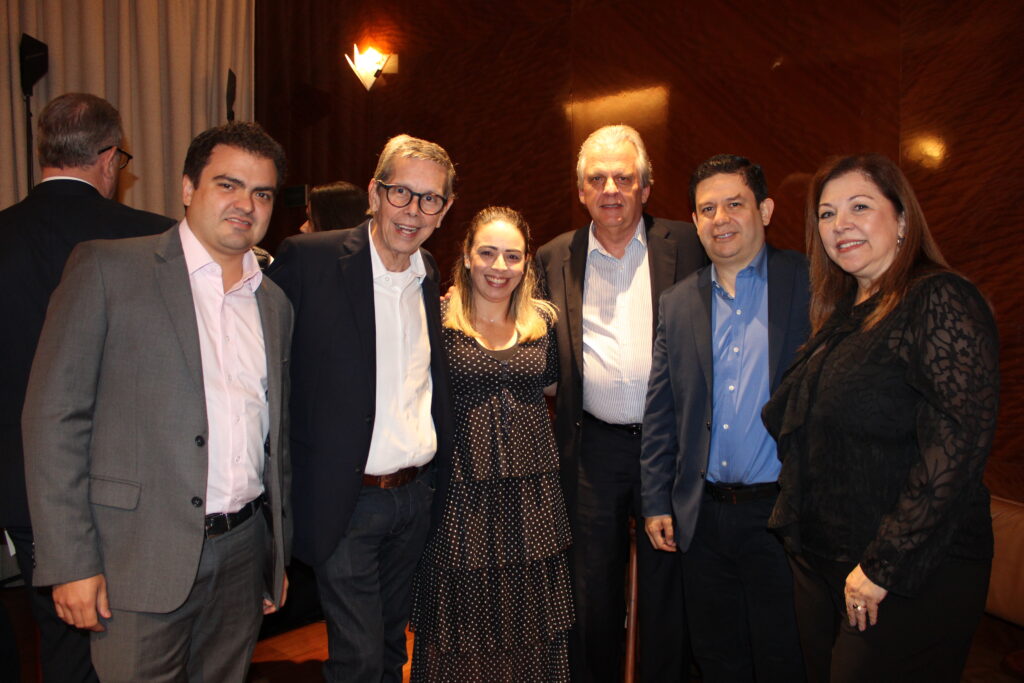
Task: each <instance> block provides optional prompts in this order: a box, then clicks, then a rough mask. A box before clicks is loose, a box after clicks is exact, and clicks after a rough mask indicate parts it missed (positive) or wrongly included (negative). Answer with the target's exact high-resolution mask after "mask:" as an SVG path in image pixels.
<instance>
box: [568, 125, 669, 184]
mask: <svg viewBox="0 0 1024 683" xmlns="http://www.w3.org/2000/svg"><path fill="white" fill-rule="evenodd" d="M623 142H628V143H630V144H632V145H633V147H634V148H635V149H636V172H637V174H638V175H639V176H640V186H641V187H650V186H651V185H653V184H654V169H653V168H651V158H650V157H649V156H647V148H646V147H644V141H643V138H641V137H640V133H638V132H637V131H636V128H633V127H632V126H627V125H625V124H621V123H620V124H618V125H615V126H602V127H601V128H598V129H597V130H595V131H594V132H593V133H591V134H590V136H589V137H588V138H587V139H586V140H584V141H583V144H582V145H581V146H580V154H579V157H578V158H577V160H576V186H577V187H578V188H579V189H581V190H582V189H583V171H584V169H585V168H586V166H587V155H588V154H589V153H591V152H592V151H594V150H595V149H600V148H608V147H616V146H618V145H620V144H621V143H623Z"/></svg>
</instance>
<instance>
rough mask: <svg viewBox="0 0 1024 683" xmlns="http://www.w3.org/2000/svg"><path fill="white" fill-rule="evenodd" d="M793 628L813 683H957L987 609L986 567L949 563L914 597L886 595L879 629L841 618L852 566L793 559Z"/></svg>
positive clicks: (811, 558) (981, 563)
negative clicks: (862, 628) (860, 626)
mask: <svg viewBox="0 0 1024 683" xmlns="http://www.w3.org/2000/svg"><path fill="white" fill-rule="evenodd" d="M790 564H791V566H792V568H793V585H794V590H795V594H796V611H797V623H798V625H799V627H800V640H801V643H802V644H803V652H804V662H805V663H806V665H807V677H808V680H809V681H810V683H819V682H820V683H829V682H831V683H859V682H861V681H872V682H873V683H885V682H886V681H892V682H893V683H897V682H899V683H905V682H906V681H928V682H929V683H942V682H943V681H946V682H948V683H957V681H959V680H960V673H961V671H962V670H963V668H964V663H965V662H966V661H967V652H968V650H969V649H970V645H971V638H972V637H973V636H974V630H975V628H977V626H978V621H979V620H980V619H981V613H982V611H983V610H984V608H985V596H986V595H987V593H988V579H989V572H990V571H991V566H992V563H991V561H970V560H958V559H947V560H945V561H944V562H943V563H942V564H941V565H939V566H938V567H936V568H935V570H934V571H933V573H932V576H931V577H930V578H929V579H928V581H927V582H926V583H925V585H924V587H923V588H922V589H921V592H920V593H919V594H918V595H917V596H916V597H914V598H905V597H901V596H898V595H893V594H892V593H889V594H888V595H887V596H886V597H885V599H884V600H882V602H881V604H880V605H879V606H878V623H876V624H875V625H874V626H868V627H867V629H866V630H865V631H863V632H862V631H858V630H857V629H856V628H852V627H850V625H849V622H848V621H847V620H846V602H845V598H844V595H843V588H844V586H845V584H846V577H847V575H848V574H849V573H850V572H851V571H853V568H854V567H855V566H856V565H855V564H854V563H852V562H834V561H832V560H826V559H824V558H820V557H816V556H814V555H809V554H803V555H792V556H790Z"/></svg>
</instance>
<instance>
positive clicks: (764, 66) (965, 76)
mask: <svg viewBox="0 0 1024 683" xmlns="http://www.w3.org/2000/svg"><path fill="white" fill-rule="evenodd" d="M256 13H257V21H256V27H257V39H256V112H257V118H258V119H259V120H260V121H261V122H262V123H263V124H264V125H265V126H266V127H267V128H268V130H270V132H271V133H272V134H273V135H274V136H275V137H277V138H278V139H279V140H281V142H282V143H283V144H284V145H285V148H286V149H287V151H288V154H289V159H290V162H291V164H292V169H293V171H292V174H291V177H290V179H289V183H290V184H303V183H310V184H318V183H323V182H329V181H332V180H337V179H345V180H350V181H352V182H356V183H357V184H360V185H365V184H366V183H367V181H368V180H369V178H370V176H371V174H372V172H373V165H374V163H375V160H376V155H377V152H378V151H379V150H380V148H381V147H382V146H383V144H384V142H385V141H386V140H387V138H388V137H390V136H391V135H395V134H397V133H401V132H408V133H410V134H413V135H417V136H420V137H425V138H429V139H431V140H435V141H437V142H439V143H441V144H442V145H444V146H445V148H446V149H447V150H448V151H449V153H450V154H451V155H452V158H453V159H454V160H455V162H456V165H457V168H458V171H459V182H458V185H457V192H458V199H457V201H456V203H455V206H454V208H453V209H452V211H451V212H450V213H449V215H448V217H447V219H446V220H445V225H444V226H443V229H442V230H441V231H439V232H438V233H437V234H435V235H434V236H433V237H432V238H431V240H430V242H428V245H427V246H428V247H429V248H430V249H431V251H432V252H433V253H434V254H435V255H436V256H437V257H438V260H439V262H440V263H441V266H442V268H444V269H447V268H449V267H450V265H451V263H452V262H453V261H454V260H455V257H456V255H457V253H458V249H459V242H460V240H461V237H462V234H463V231H464V228H465V226H466V224H467V223H468V221H469V219H470V218H471V217H472V215H473V214H474V213H475V212H476V211H477V210H479V209H481V208H483V207H484V206H487V205H489V204H508V205H510V206H513V207H515V208H517V209H519V210H521V211H522V212H523V213H524V214H525V215H526V217H527V219H528V220H529V221H530V223H531V225H532V226H533V231H534V241H535V243H536V244H540V243H542V242H544V241H546V240H547V239H549V238H551V237H553V236H554V235H556V234H558V233H560V232H562V231H564V230H568V229H571V228H574V227H578V226H579V225H582V224H583V222H584V221H585V220H586V215H585V212H584V211H583V210H582V208H581V207H580V205H579V202H578V200H577V197H576V188H575V155H576V150H577V149H578V147H579V144H580V143H581V142H582V141H583V139H584V138H585V137H586V136H587V135H588V134H589V133H590V132H591V131H592V130H593V129H594V128H596V127H598V126H600V125H604V124H606V123H619V122H624V123H629V124H631V125H633V126H635V127H636V128H637V129H639V130H640V132H641V134H642V135H643V136H644V139H645V140H646V142H647V145H648V148H649V152H650V154H651V157H652V160H653V162H654V171H655V186H654V190H653V192H652V194H651V200H650V204H649V209H650V210H651V212H652V213H655V214H657V215H662V216H667V217H671V218H688V217H689V215H690V213H691V209H690V206H689V199H688V179H689V174H690V172H691V170H692V169H693V167H694V166H695V165H696V164H697V163H699V162H700V161H701V160H703V159H704V158H706V157H708V156H710V155H712V154H715V153H718V152H734V153H738V154H743V155H746V156H749V157H750V158H752V159H754V160H755V161H758V162H760V163H761V164H762V165H763V166H764V168H765V171H766V174H767V176H768V181H769V186H770V187H771V189H772V194H773V196H774V197H775V199H776V212H775V217H774V219H773V221H772V226H771V228H770V231H769V239H771V240H772V241H773V242H774V243H775V244H776V245H778V246H783V247H789V248H797V249H801V248H802V245H803V239H804V238H803V205H804V194H805V191H806V184H807V181H808V179H809V177H810V175H811V174H812V173H813V172H814V170H815V169H816V168H817V166H818V165H819V164H820V163H821V162H822V161H823V160H824V159H825V158H826V157H827V156H829V155H832V154H843V153H852V152H859V151H878V152H882V153H885V154H888V155H890V156H892V157H893V158H899V159H900V162H901V165H902V166H903V168H904V170H905V171H906V172H907V174H908V175H909V176H910V178H911V181H912V182H913V184H914V186H915V188H916V189H917V190H918V192H919V194H920V198H921V201H922V205H923V206H924V209H925V213H926V215H927V216H928V218H929V220H930V222H931V224H932V225H933V227H934V230H935V232H936V234H937V237H938V240H939V242H940V245H941V246H942V247H943V249H944V251H945V252H946V254H947V256H948V257H949V258H950V260H951V262H952V263H953V265H954V266H955V267H957V268H959V269H961V270H962V271H963V272H964V273H965V274H967V275H968V276H969V277H971V278H972V279H974V280H975V281H976V282H977V283H978V284H979V285H980V286H981V287H982V289H983V290H984V291H985V293H986V294H987V295H988V296H989V297H990V298H991V299H992V301H993V303H994V305H995V307H996V310H997V313H998V316H999V322H1000V329H1001V333H1002V342H1003V374H1004V388H1003V410H1002V415H1001V420H1000V433H999V435H998V438H997V453H998V456H999V457H1003V458H1024V426H1022V420H1024V415H1022V413H1024V396H1022V395H1021V392H1020V390H1018V389H1017V387H1018V386H1020V383H1021V381H1022V380H1024V324H1022V323H1021V322H1020V321H1021V320H1022V319H1024V316H1021V315H1020V313H1019V311H1020V310H1021V308H1022V305H1024V301H1022V299H1024V287H1022V286H1021V285H1019V284H1018V283H1017V279H1018V277H1019V276H1018V272H1019V271H1020V270H1021V267H1022V266H1024V257H1022V256H1021V255H1019V253H1018V252H1017V251H1016V250H1015V248H1014V247H1015V243H1014V240H1013V236H1012V235H1011V234H1010V231H1011V230H1013V231H1017V230H1018V229H1019V226H1020V225H1021V224H1022V222H1024V215H1022V214H1024V204H1022V201H1021V199H1022V197H1021V195H1022V192H1021V189H1020V188H1021V178H1022V177H1024V162H1022V161H1021V160H1022V158H1024V149H1022V147H1024V142H1022V139H1024V138H1022V135H1021V132H1022V128H1024V127H1022V123H1024V114H1022V112H1024V106H1022V105H1024V88H1022V86H1024V60H1022V59H1021V51H1020V49H1019V41H1015V35H1019V33H1020V31H1021V29H1024V3H1020V2H1019V1H1017V0H960V1H957V2H953V1H946V0H902V1H901V2H885V1H883V0H869V1H868V2H863V3H856V4H840V5H836V4H835V3H834V2H825V1H824V0H820V1H819V0H814V1H810V0H778V1H777V2H773V3H763V2H753V1H751V2H738V3H694V2H687V1H683V0H664V1H661V2H658V1H652V2H638V3H624V2H620V1H614V2H613V1H610V0H560V1H554V2H553V1H552V0H511V1H508V2H503V3H494V2H481V1H479V0H418V1H417V2H411V1H408V0H407V1H402V0H375V1H374V2H370V1H369V0H346V1H345V2H338V1H337V0H298V1H295V2H289V3H283V2H274V1H272V0H257V4H256ZM353 42H358V43H359V45H360V47H365V46H366V45H370V44H372V45H374V46H376V47H377V48H378V49H380V50H382V51H384V52H395V53H398V55H399V73H397V74H386V75H384V76H383V77H382V79H381V80H380V81H378V83H377V84H376V85H375V86H374V87H373V89H372V90H371V91H370V92H367V91H366V90H365V89H364V88H363V86H362V85H361V84H360V83H359V81H358V80H357V79H356V77H355V76H354V74H352V73H351V71H350V70H349V68H348V65H347V64H346V63H345V59H344V55H345V54H346V53H349V52H350V51H351V49H352V43H353ZM303 220H304V216H303V212H302V210H301V209H285V208H282V207H279V208H278V209H277V211H276V213H275V218H274V223H273V225H272V229H271V234H270V236H269V237H268V240H267V246H268V247H270V248H271V249H273V248H274V247H275V246H276V245H277V243H278V242H279V241H280V240H281V239H283V238H284V237H285V236H286V235H288V234H292V233H294V232H295V231H296V229H297V226H298V225H299V224H300V223H301V222H302V221H303Z"/></svg>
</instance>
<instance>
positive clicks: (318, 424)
mask: <svg viewBox="0 0 1024 683" xmlns="http://www.w3.org/2000/svg"><path fill="white" fill-rule="evenodd" d="M454 180H455V167H454V166H453V164H452V162H451V159H450V158H449V157H448V154H447V152H445V151H444V149H442V148H441V147H440V146H439V145H437V144H435V143H432V142H428V141H426V140H420V139H417V138H413V137H410V136H408V135H399V136H397V137H394V138H392V139H391V140H389V141H388V143H387V144H386V145H385V147H384V151H383V152H381V155H380V158H379V159H378V162H377V170H376V171H375V173H374V176H373V180H371V181H370V184H369V188H368V193H369V202H370V210H369V213H370V216H371V217H370V219H369V220H368V221H366V222H365V223H363V224H362V225H360V226H358V227H355V228H351V229H348V230H328V231H326V232H317V233H312V234H307V235H296V236H294V237H290V238H288V239H287V240H285V241H284V242H283V243H282V245H281V247H280V249H279V251H278V254H277V258H276V259H275V260H274V263H273V265H272V266H271V267H270V269H269V270H268V271H267V274H268V275H269V276H270V277H271V278H273V279H274V281H275V282H277V283H278V284H279V285H280V286H281V288H282V289H284V291H285V292H286V293H287V294H288V297H289V298H290V299H291V301H292V304H293V306H294V307H295V332H294V337H293V340H292V368H291V377H292V400H291V429H292V432H291V435H292V461H293V464H294V480H293V488H292V490H293V492H294V495H293V496H292V500H293V504H294V522H295V543H294V547H293V551H294V553H295V556H296V557H298V558H299V559H301V560H302V561H304V562H306V563H308V564H310V565H311V566H312V567H313V568H314V570H315V572H316V577H317V585H318V589H319V593H320V601H321V604H322V606H323V611H324V616H325V617H326V619H327V635H328V648H329V658H328V660H327V662H326V663H325V665H324V678H325V679H326V680H328V681H345V682H346V683H349V682H352V683H356V682H361V681H366V682H373V683H377V682H378V681H394V682H395V683H400V682H401V680H402V666H403V665H404V663H405V660H406V648H405V626H406V623H407V622H408V619H409V612H410V607H411V605H410V589H411V584H412V574H413V571H414V569H415V568H416V563H417V561H418V560H419V557H420V554H421V552H422V550H423V546H424V544H425V543H426V540H427V533H428V531H429V529H430V524H431V516H432V515H431V506H432V503H433V500H434V499H435V498H436V499H437V500H438V501H440V500H443V497H444V490H445V488H446V486H447V481H448V477H449V470H450V462H451V413H450V407H449V396H448V378H447V369H446V366H445V360H444V351H443V349H442V344H441V316H440V306H439V297H440V291H439V286H438V281H439V275H438V269H437V263H436V262H435V261H434V259H433V257H431V255H430V254H429V253H428V252H427V251H425V250H424V249H421V245H422V244H423V242H424V241H425V240H426V239H427V238H428V237H430V235H431V234H432V233H433V232H434V231H435V230H436V229H437V228H438V227H440V225H441V221H442V219H443V218H444V216H445V214H446V213H447V212H448V210H449V209H450V208H451V205H452V202H453V201H454V194H453V193H452V186H453V183H454ZM435 489H436V490H437V494H436V496H435V493H434V491H435ZM435 510H436V507H435Z"/></svg>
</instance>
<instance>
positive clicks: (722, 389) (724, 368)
mask: <svg viewBox="0 0 1024 683" xmlns="http://www.w3.org/2000/svg"><path fill="white" fill-rule="evenodd" d="M711 283H712V290H713V292H714V294H713V296H712V306H711V329H712V337H711V339H712V344H713V352H714V387H713V401H714V403H713V404H712V411H711V412H712V420H711V452H710V453H709V455H708V480H709V481H713V482H719V483H723V484H760V483H765V482H771V481H775V480H776V479H777V478H778V476H779V469H780V467H781V463H779V459H778V457H777V456H776V452H775V440H774V439H772V438H771V436H769V435H768V432H767V431H766V430H765V428H764V424H763V423H762V422H761V408H762V406H764V404H765V403H766V402H767V401H768V396H769V394H770V393H771V391H770V379H769V368H768V257H767V250H766V249H765V247H762V248H761V251H760V252H758V254H757V256H755V257H754V260H753V261H751V262H750V265H748V266H747V267H746V268H744V269H743V270H741V271H740V272H739V274H738V275H737V276H736V296H735V297H732V296H729V294H728V293H727V292H726V291H725V289H723V288H722V287H721V286H720V285H719V284H718V273H717V271H716V269H715V266H714V265H712V266H711Z"/></svg>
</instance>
